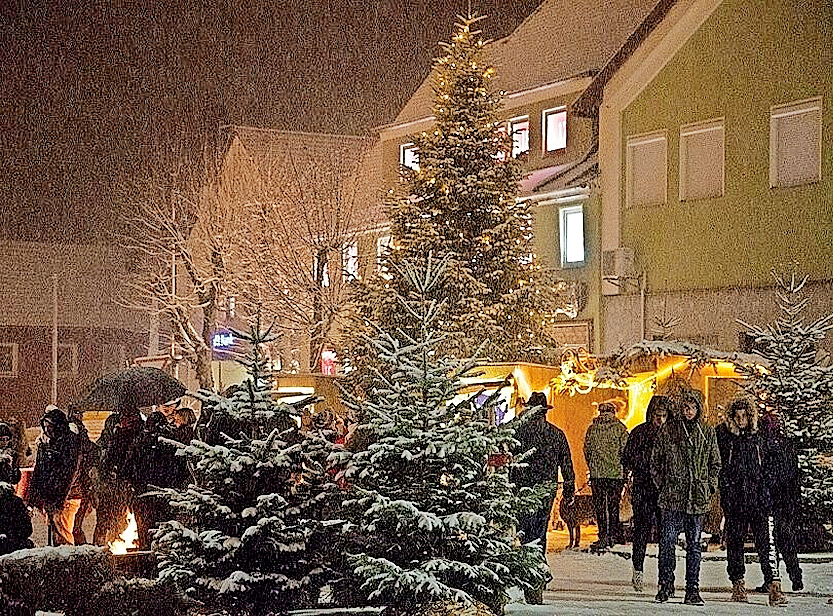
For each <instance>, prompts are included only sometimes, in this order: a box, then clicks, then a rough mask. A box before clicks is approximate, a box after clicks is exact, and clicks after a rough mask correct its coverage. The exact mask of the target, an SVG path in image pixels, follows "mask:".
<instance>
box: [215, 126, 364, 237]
mask: <svg viewBox="0 0 833 616" xmlns="http://www.w3.org/2000/svg"><path fill="white" fill-rule="evenodd" d="M228 131H229V134H230V136H231V137H232V140H231V144H230V146H229V152H228V154H227V155H226V156H227V161H228V160H233V159H234V157H235V156H242V157H243V158H245V159H246V160H248V161H250V162H251V163H252V165H253V167H254V169H255V171H256V173H257V175H258V179H259V181H260V185H259V189H260V190H264V189H265V190H266V192H267V194H272V195H273V196H278V198H279V200H280V199H281V198H283V200H287V199H288V200H291V201H294V202H296V204H299V205H302V204H309V206H310V207H313V206H314V207H318V206H320V205H321V203H322V202H325V201H330V202H334V201H335V200H340V201H342V202H343V203H345V204H346V205H352V206H353V207H354V211H359V212H361V219H362V220H361V221H357V223H358V224H359V225H360V226H362V227H371V226H373V225H375V224H378V221H379V220H380V217H381V208H380V205H379V204H380V199H379V194H380V191H381V189H380V188H379V186H378V182H379V177H380V176H381V172H380V169H381V150H380V148H379V147H378V144H377V143H376V140H375V139H374V138H370V137H360V136H356V135H332V134H326V133H304V132H296V131H282V130H274V129H267V128H256V127H251V126H229V127H228ZM238 179H239V178H238ZM249 188H250V189H253V188H254V187H251V186H250V187H249ZM315 204H317V205H315Z"/></svg>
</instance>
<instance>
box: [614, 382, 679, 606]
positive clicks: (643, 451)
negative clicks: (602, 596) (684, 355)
mask: <svg viewBox="0 0 833 616" xmlns="http://www.w3.org/2000/svg"><path fill="white" fill-rule="evenodd" d="M670 410H671V399H670V398H668V397H667V396H653V397H652V398H651V401H650V402H649V403H648V409H647V410H646V411H645V422H644V423H641V424H639V425H638V426H636V427H635V428H634V429H633V431H632V432H631V433H630V436H628V442H627V444H626V445H625V451H624V452H623V453H622V466H623V467H624V469H625V471H626V472H630V473H631V474H632V476H633V489H632V491H631V502H632V504H633V558H632V561H633V577H632V579H631V583H632V584H633V589H634V590H635V591H636V592H643V591H644V590H645V574H644V565H645V549H646V547H647V545H648V539H649V538H650V536H651V529H652V528H653V525H654V522H655V521H656V525H657V528H659V527H660V510H659V505H657V499H658V498H659V492H657V488H656V486H655V485H654V482H653V480H652V479H651V451H652V450H653V448H654V441H655V440H656V438H657V433H658V432H659V429H660V428H661V427H662V425H663V424H664V423H665V422H666V420H667V419H668V415H669V414H670Z"/></svg>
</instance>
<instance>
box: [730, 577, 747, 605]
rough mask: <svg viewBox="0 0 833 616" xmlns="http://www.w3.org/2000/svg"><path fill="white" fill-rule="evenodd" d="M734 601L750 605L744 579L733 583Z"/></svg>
mask: <svg viewBox="0 0 833 616" xmlns="http://www.w3.org/2000/svg"><path fill="white" fill-rule="evenodd" d="M732 601H736V602H737V603H749V597H748V596H747V595H746V584H745V583H744V581H743V579H740V580H735V581H734V582H732Z"/></svg>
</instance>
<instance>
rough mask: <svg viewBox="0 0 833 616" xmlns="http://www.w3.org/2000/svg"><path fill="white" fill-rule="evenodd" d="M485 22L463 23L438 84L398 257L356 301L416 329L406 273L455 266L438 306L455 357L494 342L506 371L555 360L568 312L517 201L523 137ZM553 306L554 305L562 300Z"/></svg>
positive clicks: (393, 213) (393, 211) (406, 194)
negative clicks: (554, 322)
mask: <svg viewBox="0 0 833 616" xmlns="http://www.w3.org/2000/svg"><path fill="white" fill-rule="evenodd" d="M479 21H480V18H473V17H469V18H465V19H464V18H461V20H460V21H459V23H458V24H457V25H456V28H455V31H454V33H453V36H452V39H451V42H449V43H442V44H441V46H442V51H443V53H442V55H441V56H440V57H439V58H437V59H436V60H435V63H434V72H433V92H434V104H433V113H434V117H435V119H436V123H435V125H434V127H433V128H432V129H431V130H428V131H426V132H423V133H421V134H417V135H415V136H414V137H413V139H414V144H415V146H416V147H417V148H418V151H419V163H418V168H407V167H403V169H402V174H403V184H402V187H401V190H399V191H398V194H392V195H391V198H390V199H389V201H388V203H387V205H388V214H389V218H390V221H391V236H392V241H393V247H392V249H390V250H387V251H386V252H385V254H384V255H383V256H382V262H381V266H382V267H381V270H382V271H381V275H379V276H376V277H375V278H373V279H372V280H370V281H368V282H367V283H365V284H363V285H361V286H360V288H359V289H358V293H356V298H357V302H358V303H359V305H360V306H361V313H362V316H363V317H365V319H366V320H372V321H376V322H386V323H388V322H390V323H397V324H398V325H400V326H401V327H404V328H405V329H406V330H408V328H410V327H415V324H413V323H409V322H408V315H407V314H403V313H402V311H401V310H400V308H399V305H398V303H397V299H396V295H397V293H402V292H404V291H405V289H406V285H407V282H406V281H404V280H402V279H401V277H400V276H399V274H398V271H399V269H398V268H397V267H396V266H397V265H398V264H399V263H401V262H403V261H404V260H407V261H409V262H411V263H424V262H425V256H426V255H427V254H428V253H429V252H431V253H432V254H434V255H435V256H437V257H444V258H447V259H448V276H447V277H446V279H445V280H444V282H443V283H442V284H441V285H438V287H437V289H436V290H435V291H433V293H434V297H437V298H443V299H446V300H447V308H446V312H445V314H444V316H443V317H442V319H441V320H439V322H438V323H436V326H437V327H438V328H439V329H441V330H443V331H445V332H449V333H451V334H453V335H452V336H451V337H450V338H449V339H448V341H447V343H446V345H445V349H444V351H443V352H444V353H446V354H448V355H449V356H453V357H458V358H461V357H471V356H472V355H473V353H474V351H475V350H476V349H477V348H478V347H479V345H480V344H481V342H482V341H483V340H489V345H488V346H487V348H486V349H485V356H486V357H487V358H489V359H492V360H495V361H508V360H520V359H532V360H540V359H541V358H542V356H543V355H544V354H546V353H547V352H548V351H551V350H552V347H553V346H554V342H553V341H552V339H551V338H550V337H549V336H547V334H546V332H545V328H544V321H545V320H547V319H548V318H550V316H551V315H550V314H549V312H548V309H551V308H552V307H553V306H555V305H556V302H557V299H555V298H554V294H555V284H554V281H549V284H545V276H544V274H543V273H542V271H541V268H540V267H539V266H538V264H537V260H536V257H535V255H534V249H533V246H532V224H531V223H532V220H531V218H532V217H531V212H530V210H529V205H528V203H527V202H524V201H518V200H517V199H516V197H517V194H518V190H519V182H520V179H521V167H520V163H519V161H518V160H517V159H515V158H514V157H513V156H512V136H511V135H509V134H507V132H506V129H505V125H504V123H502V122H501V121H500V119H499V111H500V109H501V105H502V101H501V94H502V93H499V92H495V91H494V90H493V87H492V85H491V82H492V79H493V77H494V74H495V69H494V68H493V67H492V66H490V65H489V63H488V61H487V59H486V57H485V55H484V51H485V50H486V48H487V47H488V43H487V42H486V41H484V40H483V38H482V37H481V33H480V31H479V30H477V24H478V22H479ZM551 296H552V297H551Z"/></svg>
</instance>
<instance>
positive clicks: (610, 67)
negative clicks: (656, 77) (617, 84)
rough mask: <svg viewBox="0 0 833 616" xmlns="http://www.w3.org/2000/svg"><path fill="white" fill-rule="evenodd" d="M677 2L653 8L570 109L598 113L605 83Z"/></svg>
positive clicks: (589, 114)
mask: <svg viewBox="0 0 833 616" xmlns="http://www.w3.org/2000/svg"><path fill="white" fill-rule="evenodd" d="M675 4H677V0H660V1H659V3H658V4H657V5H656V6H655V7H654V8H653V9H651V12H650V13H648V16H647V17H646V18H645V19H644V20H643V21H642V23H641V24H639V26H637V28H636V30H634V31H633V33H632V34H631V35H630V36H629V37H628V39H627V40H626V41H625V43H624V45H622V47H620V48H619V50H618V51H617V52H616V53H615V54H613V56H612V57H611V58H610V60H608V61H607V63H606V64H605V65H604V67H602V70H600V71H599V72H598V74H597V75H596V76H595V78H594V79H593V81H592V82H591V83H590V85H589V86H587V88H586V89H585V90H584V92H583V93H582V94H581V96H579V97H578V98H577V99H576V100H575V101H573V103H572V105H570V109H571V110H572V112H573V113H574V114H576V115H579V116H582V117H588V118H589V117H593V116H595V115H596V114H597V113H598V109H599V105H601V102H602V93H603V91H604V87H605V85H607V83H608V81H610V80H611V78H612V77H613V75H615V74H616V72H617V71H618V70H619V69H620V68H621V67H622V65H624V64H625V62H627V60H628V59H629V58H630V57H631V56H632V55H633V53H634V52H635V51H636V49H637V48H638V47H639V46H640V45H641V44H642V43H643V42H644V41H645V39H647V38H648V36H649V35H650V34H651V32H653V31H654V29H655V28H656V27H657V26H658V25H659V24H660V23H662V21H663V20H664V19H665V17H666V15H668V12H669V11H670V10H671V8H672V7H673V6H674V5H675Z"/></svg>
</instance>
